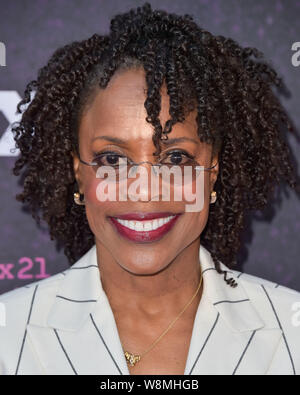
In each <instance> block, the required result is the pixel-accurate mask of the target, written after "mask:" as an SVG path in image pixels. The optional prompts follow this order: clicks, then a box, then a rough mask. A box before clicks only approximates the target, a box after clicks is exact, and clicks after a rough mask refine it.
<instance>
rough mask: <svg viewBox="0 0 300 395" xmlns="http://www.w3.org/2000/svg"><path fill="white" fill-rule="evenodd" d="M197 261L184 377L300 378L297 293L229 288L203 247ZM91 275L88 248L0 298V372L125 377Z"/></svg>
mask: <svg viewBox="0 0 300 395" xmlns="http://www.w3.org/2000/svg"><path fill="white" fill-rule="evenodd" d="M199 256H200V262H201V267H202V270H203V294H202V298H201V300H200V303H199V307H198V310H197V313H196V316H195V321H194V326H193V332H192V338H191V342H190V347H189V352H188V357H187V361H186V366H185V373H184V374H185V375H244V374H247V375H275V374H281V375H295V374H299V373H300V305H299V303H300V293H299V292H297V291H294V290H292V289H289V288H286V287H283V286H278V285H276V284H275V283H272V282H270V281H267V280H264V279H261V278H258V277H254V276H251V275H248V274H245V273H240V272H238V271H235V270H232V271H231V272H230V275H231V276H233V277H234V278H235V279H236V281H237V282H238V286H237V287H236V288H232V287H230V286H229V285H227V284H226V283H225V281H224V280H223V275H220V274H219V273H217V271H216V270H215V268H214V264H213V261H212V258H211V256H210V253H209V252H208V250H206V249H205V248H204V247H203V246H201V247H200V250H199ZM221 267H222V269H225V270H226V269H227V268H226V266H225V265H223V264H221ZM98 270H99V269H98V265H97V255H96V246H95V245H94V246H93V247H92V248H91V249H90V250H89V251H88V252H87V253H86V254H85V255H84V256H82V257H81V259H79V260H78V261H77V262H76V263H75V264H74V265H73V266H72V267H70V268H69V269H68V270H66V271H65V272H62V273H59V274H56V275H54V276H52V277H50V278H47V279H44V280H40V281H38V282H35V283H32V284H30V285H29V286H24V287H21V288H19V289H15V290H13V291H10V292H7V293H5V294H3V295H1V296H0V302H1V303H3V304H4V305H5V308H6V326H0V374H2V375H26V374H35V375H36V374H48V375H51V374H67V375H76V374H78V375H81V374H97V375H109V374H111V375H129V374H130V373H129V370H128V368H127V364H126V361H125V357H124V355H123V352H122V345H121V342H120V338H119V335H118V330H117V326H116V322H115V320H114V316H113V312H112V309H111V307H110V304H109V301H108V298H107V296H106V294H105V292H104V290H103V288H102V286H101V277H100V276H99V271H98ZM297 308H298V311H297ZM181 340H182V339H179V341H181Z"/></svg>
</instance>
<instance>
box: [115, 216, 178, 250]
mask: <svg viewBox="0 0 300 395" xmlns="http://www.w3.org/2000/svg"><path fill="white" fill-rule="evenodd" d="M179 216H180V214H177V215H175V217H174V218H172V219H171V220H170V221H169V222H167V223H166V224H164V225H162V226H160V227H159V228H157V229H155V230H148V231H143V232H138V231H136V230H132V229H129V228H127V227H126V226H123V225H122V224H120V222H118V221H117V220H116V219H115V218H113V217H110V218H109V219H110V221H111V223H112V224H113V225H114V227H115V229H116V230H117V231H118V233H119V234H120V235H121V236H123V237H125V238H126V239H127V240H130V241H134V242H139V243H149V242H153V241H158V240H160V239H161V238H162V237H163V236H164V235H165V234H166V233H168V232H169V231H170V230H171V229H172V228H173V226H174V225H175V223H176V221H177V219H178V218H179Z"/></svg>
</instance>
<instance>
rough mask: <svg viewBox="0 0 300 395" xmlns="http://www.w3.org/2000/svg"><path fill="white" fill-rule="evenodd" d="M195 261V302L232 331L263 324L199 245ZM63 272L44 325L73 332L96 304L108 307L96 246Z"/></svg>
mask: <svg viewBox="0 0 300 395" xmlns="http://www.w3.org/2000/svg"><path fill="white" fill-rule="evenodd" d="M199 261H200V264H201V268H202V273H203V294H202V297H201V300H200V304H199V305H201V303H203V304H204V303H209V304H211V305H212V306H213V307H214V309H216V310H217V311H218V312H219V313H220V316H221V318H222V319H223V320H224V321H225V322H226V324H227V325H228V326H229V327H230V328H231V329H232V330H233V331H235V332H244V331H252V330H255V329H259V328H262V327H264V321H263V320H262V318H261V317H260V316H259V313H258V312H257V310H256V309H255V307H254V305H253V304H252V302H251V300H250V298H249V295H248V294H247V292H246V290H245V289H244V287H243V285H242V283H241V282H238V279H237V282H238V286H237V287H236V288H232V287H231V286H229V285H228V284H226V283H225V281H224V279H223V275H221V274H219V273H218V272H217V271H216V269H215V265H214V262H213V260H212V258H211V255H210V253H209V251H208V250H207V249H206V248H204V247H203V246H202V245H201V246H200V249H199ZM221 268H222V269H223V270H227V271H229V275H230V274H231V273H232V272H230V270H228V268H227V267H226V266H225V265H223V264H222V263H221ZM64 274H65V276H64V278H63V279H62V280H61V283H60V285H59V287H58V289H57V292H56V295H55V298H54V303H53V305H52V308H51V309H50V312H49V315H48V319H47V326H50V327H53V328H57V329H64V330H70V331H76V330H78V329H80V327H82V326H83V325H84V323H85V322H86V320H87V319H88V318H89V315H90V313H92V312H93V311H94V310H95V308H96V306H99V304H103V305H105V306H106V307H107V308H109V309H110V305H109V301H108V299H107V296H106V293H105V292H104V290H103V288H102V284H101V273H100V272H99V268H98V264H97V253H96V245H94V246H93V247H92V248H91V249H90V250H89V251H88V252H87V253H86V254H85V255H83V256H82V257H81V258H80V259H79V260H78V261H77V262H76V263H75V264H74V265H73V266H72V267H71V268H70V269H68V270H67V271H66V272H65V273H64ZM229 277H230V276H229Z"/></svg>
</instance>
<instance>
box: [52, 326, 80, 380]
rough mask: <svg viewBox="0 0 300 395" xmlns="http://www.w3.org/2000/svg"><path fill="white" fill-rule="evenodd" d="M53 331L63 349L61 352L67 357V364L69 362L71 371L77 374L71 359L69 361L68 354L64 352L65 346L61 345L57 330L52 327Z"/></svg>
mask: <svg viewBox="0 0 300 395" xmlns="http://www.w3.org/2000/svg"><path fill="white" fill-rule="evenodd" d="M54 333H55V335H56V337H57V340H58V342H59V344H60V346H61V348H62V350H63V352H64V354H65V356H66V358H67V360H68V362H69V364H70V366H71V368H72V370H73V372H74V373H75V375H77V372H76V370H75V368H74V366H73V363H72V361H71V359H70V357H69V355H68V354H67V352H66V350H65V348H64V346H63V344H62V341H61V340H60V337H59V336H58V333H57V330H56V329H54Z"/></svg>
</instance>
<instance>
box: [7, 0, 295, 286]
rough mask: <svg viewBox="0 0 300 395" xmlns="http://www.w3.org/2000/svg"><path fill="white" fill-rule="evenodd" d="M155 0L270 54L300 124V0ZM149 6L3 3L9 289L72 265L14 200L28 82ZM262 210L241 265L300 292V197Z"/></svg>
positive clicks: (40, 0) (42, 0)
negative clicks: (118, 17) (15, 151)
mask: <svg viewBox="0 0 300 395" xmlns="http://www.w3.org/2000/svg"><path fill="white" fill-rule="evenodd" d="M149 2H150V3H151V4H152V7H153V8H160V9H165V10H168V11H170V12H175V13H179V14H184V13H189V14H192V15H193V16H194V18H195V20H196V21H197V22H198V23H199V25H200V26H202V27H204V28H205V29H207V30H209V31H211V32H212V33H213V34H221V35H224V36H229V37H232V38H233V39H235V40H237V41H238V42H239V43H240V44H242V45H244V46H255V47H257V48H258V49H260V50H261V51H263V52H264V54H265V58H266V59H267V60H268V61H269V62H270V63H271V64H272V65H273V66H274V67H275V69H276V70H277V71H278V72H279V75H280V76H281V77H283V78H284V81H285V84H286V86H287V87H288V90H289V95H286V96H285V97H281V101H282V103H283V104H284V106H285V108H286V109H287V111H288V112H289V114H290V117H291V119H292V121H293V122H294V124H295V126H297V125H298V124H299V120H300V115H299V109H298V106H299V99H300V78H299V77H300V65H298V63H300V52H299V50H300V24H299V13H300V1H299V0H294V1H292V0H290V1H288V2H284V1H280V0H261V1H255V2H246V1H238V0H236V1H235V0H210V1H209V0H193V1H185V2H182V1H180V0H172V1H164V0H160V1H149ZM143 3H144V1H132V0H118V1H117V0H113V1H111V0H109V1H108V0H102V1H99V0H98V1H97V0H89V1H86V0H85V1H83V0H81V1H80V0H76V1H70V0H68V1H59V0H52V1H49V0H31V1H30V2H24V1H22V0H17V1H16V0H15V1H12V2H7V1H4V0H1V1H0V9H1V12H0V42H2V43H3V44H4V45H0V64H1V66H0V196H1V198H0V199H1V205H0V221H1V238H0V293H3V292H6V291H8V290H10V289H13V288H16V287H19V286H22V285H25V284H27V283H29V282H32V281H36V280H37V279H40V278H44V277H47V276H49V275H52V274H55V273H57V272H59V271H62V270H65V269H66V268H67V267H68V263H67V259H66V257H65V256H64V254H63V252H62V251H57V250H56V248H55V243H54V242H52V241H50V238H49V236H48V234H47V231H46V230H42V229H38V227H37V226H36V224H35V222H34V221H33V219H32V218H31V216H30V215H29V214H28V213H26V212H24V211H23V210H22V207H21V205H20V203H18V202H17V201H15V198H14V196H15V194H16V193H17V192H19V191H20V189H21V188H20V185H18V180H17V178H16V177H14V176H13V175H12V173H11V169H12V166H13V163H14V161H15V159H16V157H13V156H9V155H10V154H9V148H11V147H12V142H11V140H10V138H11V136H10V134H9V124H10V123H11V122H13V121H15V120H17V118H16V115H15V114H14V111H15V105H16V103H17V102H18V100H19V97H20V95H22V94H23V91H24V87H25V84H26V83H27V82H28V81H29V80H32V79H35V78H36V73H37V70H38V69H39V68H40V67H41V66H43V65H44V64H45V63H46V62H47V60H48V58H49V56H50V55H51V54H52V53H53V51H54V50H55V49H56V48H57V47H60V46H62V45H64V44H66V43H69V42H71V41H74V40H82V39H85V38H88V37H89V36H91V35H92V34H93V33H95V32H98V33H100V34H104V33H107V31H108V28H109V22H110V19H111V17H113V16H114V15H115V14H116V13H118V12H123V11H128V10H129V9H130V8H132V7H136V6H138V5H142V4H143ZM294 43H296V44H294ZM297 43H298V44H297ZM293 44H294V47H293V49H292V46H293ZM297 48H298V52H299V55H297ZM4 49H6V51H4ZM295 49H296V50H295ZM293 55H294V58H293ZM293 59H294V61H293ZM289 142H290V145H291V147H292V151H293V155H294V156H295V158H297V157H298V153H299V145H298V143H296V141H295V139H294V138H289ZM263 214H264V215H263V217H262V219H253V220H251V221H250V220H249V221H248V225H249V228H248V229H247V232H245V234H244V236H243V239H244V240H245V242H246V249H243V250H242V251H241V254H240V255H239V266H238V269H240V270H243V271H245V272H247V273H250V274H254V275H256V276H259V277H263V278H267V279H269V280H271V281H275V282H277V283H280V284H282V285H286V286H288V287H291V288H294V289H297V290H300V265H299V263H300V262H299V253H300V243H299V232H300V207H299V204H298V198H297V197H296V195H295V193H294V192H293V191H289V193H287V194H283V195H282V199H281V201H279V202H276V201H274V202H272V203H271V204H270V205H269V206H268V207H267V208H266V210H264V213H263Z"/></svg>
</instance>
